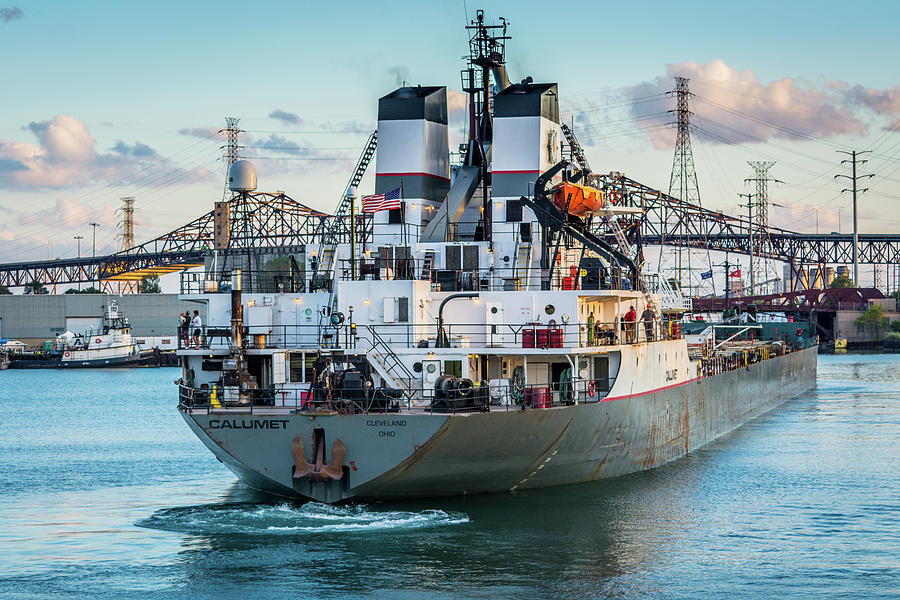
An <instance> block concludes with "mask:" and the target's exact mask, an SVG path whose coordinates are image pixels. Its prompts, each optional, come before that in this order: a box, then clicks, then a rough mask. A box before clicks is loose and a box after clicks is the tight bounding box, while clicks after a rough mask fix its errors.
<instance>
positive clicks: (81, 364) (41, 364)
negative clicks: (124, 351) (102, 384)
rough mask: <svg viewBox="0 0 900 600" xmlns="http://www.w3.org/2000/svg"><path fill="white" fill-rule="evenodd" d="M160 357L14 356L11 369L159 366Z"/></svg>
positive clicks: (152, 354) (144, 353)
mask: <svg viewBox="0 0 900 600" xmlns="http://www.w3.org/2000/svg"><path fill="white" fill-rule="evenodd" d="M158 366H159V358H158V356H157V355H156V354H155V353H153V352H142V353H140V354H132V355H128V356H114V357H109V358H96V359H89V360H80V359H77V358H74V359H69V360H62V359H59V358H46V359H43V358H12V359H11V360H10V363H9V368H11V369H96V368H101V367H103V368H105V367H158Z"/></svg>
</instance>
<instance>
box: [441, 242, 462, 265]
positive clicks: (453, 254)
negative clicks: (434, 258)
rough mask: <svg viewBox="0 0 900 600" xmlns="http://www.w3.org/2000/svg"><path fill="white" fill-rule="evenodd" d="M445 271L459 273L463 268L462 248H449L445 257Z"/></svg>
mask: <svg viewBox="0 0 900 600" xmlns="http://www.w3.org/2000/svg"><path fill="white" fill-rule="evenodd" d="M444 260H445V263H444V264H445V267H444V268H445V269H447V270H448V271H459V269H460V267H462V248H461V247H460V246H447V250H446V253H445V255H444Z"/></svg>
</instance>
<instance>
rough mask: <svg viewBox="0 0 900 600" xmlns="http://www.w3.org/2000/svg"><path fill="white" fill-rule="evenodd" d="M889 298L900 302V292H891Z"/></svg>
mask: <svg viewBox="0 0 900 600" xmlns="http://www.w3.org/2000/svg"><path fill="white" fill-rule="evenodd" d="M888 298H893V299H894V300H900V290H897V291H895V292H891V294H890V295H889V296H888Z"/></svg>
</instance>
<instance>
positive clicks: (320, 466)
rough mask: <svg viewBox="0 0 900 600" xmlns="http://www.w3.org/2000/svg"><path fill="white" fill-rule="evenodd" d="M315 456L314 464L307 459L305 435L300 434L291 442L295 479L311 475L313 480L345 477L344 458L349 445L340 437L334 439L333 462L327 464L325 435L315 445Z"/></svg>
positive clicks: (332, 447) (332, 446) (332, 448)
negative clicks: (345, 444) (304, 442)
mask: <svg viewBox="0 0 900 600" xmlns="http://www.w3.org/2000/svg"><path fill="white" fill-rule="evenodd" d="M313 452H314V453H315V456H314V457H313V464H310V463H309V462H308V461H307V460H306V447H305V446H304V444H303V436H302V435H298V436H297V437H295V438H294V440H293V441H292V442H291V454H293V455H294V479H302V478H304V477H309V478H310V479H312V480H313V481H328V480H329V479H333V480H339V479H342V478H343V477H344V471H343V469H342V467H343V465H344V458H345V457H346V456H347V447H346V446H344V442H342V441H341V439H340V438H338V439H336V440H334V443H333V444H332V445H331V462H330V463H328V464H325V438H324V435H323V436H322V438H321V441H320V442H319V443H318V444H315V445H314V447H313Z"/></svg>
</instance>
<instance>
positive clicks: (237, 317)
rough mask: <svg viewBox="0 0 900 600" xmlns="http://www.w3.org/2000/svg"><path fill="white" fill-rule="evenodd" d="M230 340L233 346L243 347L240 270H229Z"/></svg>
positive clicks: (239, 348) (242, 306) (242, 307)
mask: <svg viewBox="0 0 900 600" xmlns="http://www.w3.org/2000/svg"><path fill="white" fill-rule="evenodd" d="M231 342H232V344H233V345H234V347H235V348H237V349H238V350H242V349H243V348H244V305H243V303H242V302H241V270H240V269H235V270H234V271H232V272H231Z"/></svg>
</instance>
